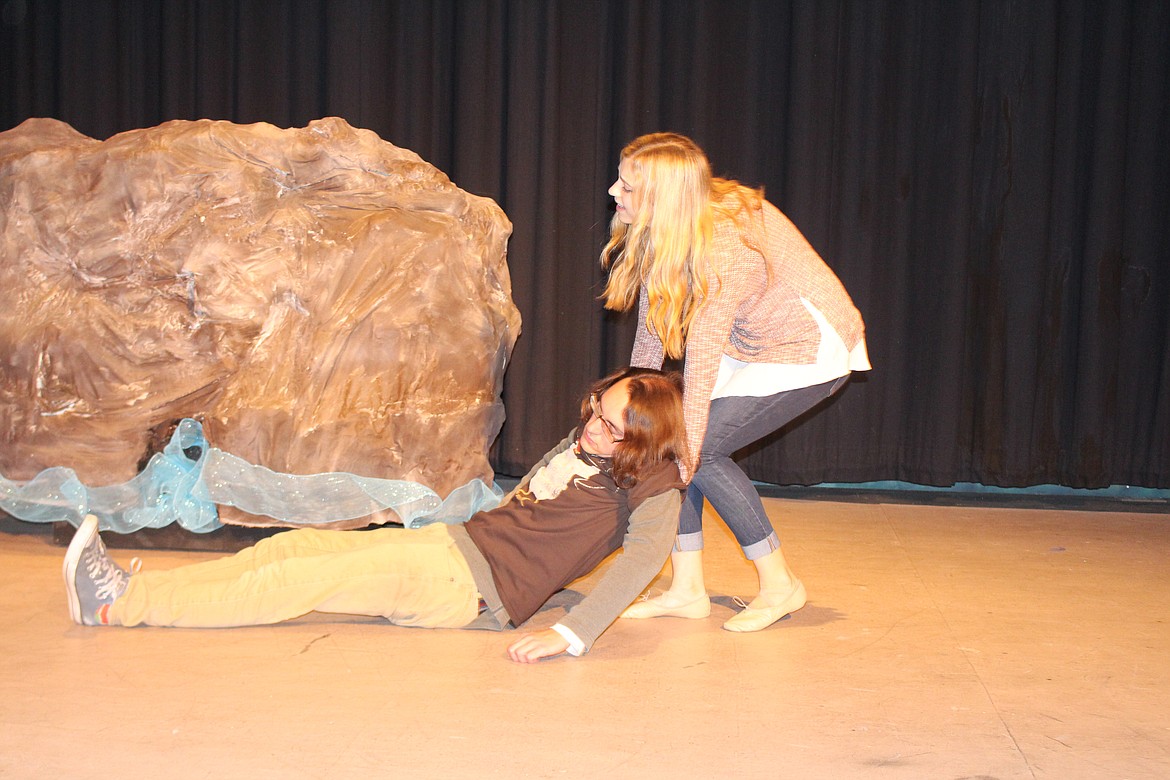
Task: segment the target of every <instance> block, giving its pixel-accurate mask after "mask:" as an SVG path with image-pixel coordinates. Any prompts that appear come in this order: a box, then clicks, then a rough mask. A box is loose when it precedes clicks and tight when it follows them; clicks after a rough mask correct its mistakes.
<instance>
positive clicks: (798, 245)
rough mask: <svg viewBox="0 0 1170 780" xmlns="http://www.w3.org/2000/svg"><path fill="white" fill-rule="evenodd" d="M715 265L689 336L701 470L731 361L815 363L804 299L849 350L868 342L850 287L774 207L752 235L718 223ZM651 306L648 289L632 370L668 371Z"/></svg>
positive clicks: (814, 330) (689, 418)
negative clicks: (710, 421)
mask: <svg viewBox="0 0 1170 780" xmlns="http://www.w3.org/2000/svg"><path fill="white" fill-rule="evenodd" d="M761 248H762V249H763V252H762V253H761V251H760V249H761ZM709 260H710V264H709V265H710V275H709V277H708V280H707V283H708V288H707V289H708V299H707V303H706V304H704V305H703V306H702V307H701V308H700V309H699V311H698V312H697V313H696V314H695V318H694V320H693V321H692V323H691V328H690V331H689V333H688V334H687V343H686V362H685V366H684V370H683V378H684V383H685V385H684V387H685V389H684V393H683V413H684V416H685V420H686V428H687V443H688V445H689V446H690V452H691V463H690V464H688V465H689V466H691V467H697V465H698V461H699V457H700V454H701V453H700V450H701V446H702V443H703V436H704V434H705V433H706V431H707V411H708V408H709V406H710V403H711V393H712V391H713V390H714V387H715V379H716V377H717V376H718V374H719V364H720V361H721V359H722V356H723V355H725V354H726V355H729V356H731V357H733V358H735V359H737V360H742V361H744V362H745V363H787V364H810V363H815V362H816V359H817V348H818V347H819V345H820V329H819V328H818V327H817V323H816V321H815V320H814V319H813V318H812V316H811V315H810V314H809V312H808V309H807V308H805V306H804V305H803V304H802V303H801V299H802V298H803V299H805V300H807V301H808V302H809V303H811V304H812V305H813V306H814V307H815V308H816V309H817V310H818V311H820V312H821V314H823V315H824V316H825V318H826V319H827V320H828V321H829V324H830V325H832V326H833V329H834V330H836V331H837V333H838V335H840V336H841V339H842V340H843V341H844V342H845V346H846V347H847V348H849V349H853V348H854V347H855V346H857V344H859V343H860V342H861V340H862V339H863V338H864V337H865V325H864V323H863V322H862V319H861V313H860V312H858V311H857V307H856V306H854V305H853V300H852V299H851V298H850V297H849V293H848V292H847V291H846V290H845V287H844V285H842V284H841V281H840V280H839V279H838V278H837V276H836V274H834V273H833V272H832V270H830V269H829V267H828V266H827V265H826V264H825V261H824V260H822V259H821V256H820V255H818V254H817V252H816V250H815V249H813V248H812V245H810V244H809V243H808V241H807V240H806V239H805V237H804V236H803V235H802V234H801V232H800V231H799V230H798V229H797V228H796V226H795V225H794V224H792V221H791V220H789V219H788V217H786V216H785V215H784V214H783V213H782V212H781V211H780V210H779V209H778V208H776V207H775V206H773V205H772V204H771V203H768V202H767V201H765V202H764V204H763V208H762V209H761V210H760V211H759V212H757V213H756V214H754V215H753V217H752V219H751V222H750V225H748V226H747V229H746V230H741V229H740V228H739V227H738V226H737V225H736V224H735V223H734V222H733V221H732V220H731V219H730V218H727V217H719V216H718V215H717V216H716V222H715V230H714V236H713V237H712V247H711V252H710V258H709ZM648 303H649V301H648V297H647V294H646V288H645V287H643V288H642V291H641V294H640V296H639V301H638V330H637V335H636V337H635V339H634V349H633V353H632V355H631V357H630V364H631V365H634V366H639V367H649V368H661V367H662V362H663V348H662V341H661V340H660V339H659V338H658V336H657V335H655V334H654V333H652V332H651V331H650V330H649V329H648V328H647V326H646V312H647V307H648ZM764 433H767V432H766V431H761V435H763V434H764ZM687 471H688V472H689V474H693V473H694V471H693V470H692V469H691V468H688V469H687Z"/></svg>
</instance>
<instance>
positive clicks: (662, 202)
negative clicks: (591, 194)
mask: <svg viewBox="0 0 1170 780" xmlns="http://www.w3.org/2000/svg"><path fill="white" fill-rule="evenodd" d="M621 159H622V161H628V162H629V163H630V169H631V171H632V174H631V178H632V179H633V181H631V182H629V184H630V185H631V187H633V188H634V189H635V191H636V192H637V194H638V197H639V201H638V205H637V209H636V210H635V212H634V220H633V222H632V223H631V224H629V225H627V224H625V223H624V222H622V221H621V220H620V219H619V218H618V217H617V215H616V214H615V215H614V218H613V221H612V222H611V223H610V237H609V242H608V243H607V244H606V245H605V247H604V248H603V249H602V250H601V265H602V267H603V268H606V269H608V270H609V272H610V273H609V280H608V281H607V283H606V286H605V308H607V309H613V310H616V311H628V310H629V309H630V308H631V307H632V306H633V305H634V303H635V302H636V301H637V300H638V289H639V287H640V286H641V285H645V286H646V293H647V296H648V298H649V301H650V308H649V311H648V312H647V316H646V326H647V327H648V328H649V329H650V331H651V332H652V333H654V334H655V335H657V336H658V338H660V339H661V340H662V346H663V350H664V351H665V353H666V355H667V356H669V357H672V358H679V357H682V355H683V351H684V348H685V346H686V340H687V332H688V331H689V330H690V326H691V322H692V321H693V320H694V318H695V312H696V311H698V309H699V308H700V307H701V306H702V305H703V303H704V302H705V301H706V300H707V294H708V289H707V277H708V258H707V254H708V251H709V249H710V247H711V240H712V236H713V234H714V224H715V213H716V212H717V211H718V212H720V213H721V214H725V215H727V216H729V217H731V218H733V219H734V220H735V221H736V223H737V224H742V221H743V220H742V218H741V217H742V215H743V213H744V211H745V210H747V209H758V208H759V207H760V205H761V201H762V200H763V191H762V190H753V189H750V188H748V187H745V186H743V185H742V184H740V183H739V182H736V181H732V180H727V179H716V178H714V177H712V176H711V165H710V163H708V162H707V155H706V154H704V153H703V150H702V149H701V148H699V145H698V144H696V143H695V142H694V141H692V140H691V139H690V138H687V137H686V136H684V135H678V134H677V133H650V134H649V135H643V136H640V137H638V138H635V139H634V140H633V141H631V142H630V143H629V144H627V145H626V147H625V148H624V149H622V154H621ZM732 194H734V195H735V196H736V198H735V200H734V202H732V203H730V204H728V203H726V202H727V200H728V197H727V196H729V195H732Z"/></svg>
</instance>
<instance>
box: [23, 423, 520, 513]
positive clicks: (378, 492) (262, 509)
mask: <svg viewBox="0 0 1170 780" xmlns="http://www.w3.org/2000/svg"><path fill="white" fill-rule="evenodd" d="M502 495H503V494H502V492H501V491H500V489H499V488H497V487H495V486H488V485H487V484H485V483H484V482H482V481H481V480H478V479H475V480H472V481H471V482H468V483H467V484H466V485H463V486H462V487H459V488H457V489H456V490H453V491H452V492H451V493H450V495H448V496H447V498H446V499H440V498H439V496H438V494H437V493H435V492H434V491H433V490H431V489H430V488H428V487H426V486H425V485H420V484H418V483H417V482H407V481H404V480H394V479H374V478H370V477H359V476H357V475H355V474H347V473H329V474H310V475H296V474H280V473H277V472H275V471H272V470H270V469H266V468H264V467H263V466H256V465H253V464H251V463H248V462H247V461H245V460H242V459H240V458H237V457H236V456H234V455H230V454H228V453H226V452H222V451H221V450H217V449H215V448H214V447H209V446H208V444H207V440H206V439H205V438H204V436H203V426H202V425H200V424H199V423H198V422H197V421H196V420H191V419H186V420H183V421H182V422H181V423H179V426H178V428H177V429H176V430H175V433H174V435H173V436H172V437H171V440H170V442H169V443H168V444H167V446H166V448H165V449H164V450H163V451H162V452H160V453H157V454H155V455H154V457H152V458H151V459H150V462H149V463H148V464H147V466H146V468H145V469H143V470H142V472H141V473H140V474H138V476H136V477H134V478H133V479H131V480H130V481H128V482H125V483H123V484H121V485H110V486H107V487H86V486H85V485H83V484H82V483H81V482H80V481H79V480H78V479H77V475H76V474H75V473H74V472H73V470H72V469H67V468H51V469H46V470H44V471H42V472H41V473H40V474H38V475H37V476H35V477H34V478H33V479H31V480H29V481H28V482H24V483H20V482H13V481H11V480H8V479H5V478H4V477H3V476H0V510H3V511H4V512H7V513H8V514H10V515H12V516H13V517H16V518H18V519H20V520H27V521H29V522H33V523H46V522H57V521H65V522H69V523H72V524H73V525H75V526H76V525H78V524H80V523H81V521H82V519H84V518H85V516H86V515H87V514H94V515H97V516H98V518H99V519H100V521H101V529H102V530H103V531H113V532H115V533H131V532H133V531H137V530H139V529H142V528H161V527H163V526H167V525H170V524H172V523H178V524H179V525H180V526H182V527H183V528H185V529H187V530H188V531H192V532H194V533H206V532H208V531H214V530H215V529H216V528H219V527H220V526H221V525H222V523H220V521H219V511H218V510H217V508H216V507H217V505H227V506H234V507H237V508H238V509H242V510H243V511H245V512H249V513H251V514H254V515H267V516H268V517H272V518H275V519H276V520H279V521H281V522H283V523H287V524H289V525H297V526H302V525H316V524H324V523H332V522H337V521H343V520H352V519H356V518H359V517H364V516H366V515H368V514H370V513H372V512H377V511H381V510H384V509H392V510H393V511H394V512H395V513H396V514H397V515H398V516H399V518H401V520H402V524H403V525H405V526H407V527H410V528H417V527H419V526H423V525H428V524H430V523H461V522H463V521H465V520H467V519H468V518H469V517H471V516H472V515H473V514H475V513H476V512H479V511H481V510H484V509H490V508H492V507H494V506H496V505H497V504H498V503H499V501H500V498H501V497H502Z"/></svg>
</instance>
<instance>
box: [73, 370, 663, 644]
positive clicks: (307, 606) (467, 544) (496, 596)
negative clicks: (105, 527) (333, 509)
mask: <svg viewBox="0 0 1170 780" xmlns="http://www.w3.org/2000/svg"><path fill="white" fill-rule="evenodd" d="M681 385H682V381H681V378H680V377H679V375H678V374H675V373H670V374H664V373H661V372H659V371H655V370H652V369H636V368H631V369H624V370H622V371H619V372H616V373H614V374H611V375H609V376H607V377H606V378H604V379H602V380H600V381H599V382H597V383H596V384H595V385H594V386H593V387H592V388H591V391H590V393H589V394H588V395H587V396H586V397H585V399H584V400H583V401H582V403H581V422H580V425H578V426H577V427H576V428H575V429H574V430H573V432H572V433H570V434H569V436H568V437H567V438H565V439H564V440H563V441H561V442H560V443H559V444H558V445H557V446H555V447H554V448H553V449H551V450H550V451H549V452H548V453H547V454H545V456H544V458H543V459H542V460H541V461H540V462H539V463H538V464H536V466H534V467H533V468H532V470H531V471H530V472H529V473H528V475H527V476H526V477H524V479H523V480H521V482H520V484H519V485H518V486H517V487H516V489H515V490H513V491H512V492H511V493H509V494H508V495H507V496H505V497H504V500H503V502H502V503H501V504H500V505H499V506H498V507H496V508H494V509H491V510H487V511H483V512H479V513H477V514H475V515H473V516H472V517H471V518H470V519H469V520H467V522H465V523H462V524H457V525H444V524H441V523H436V524H433V525H428V526H425V527H423V528H421V529H405V528H401V527H390V528H387V527H380V528H375V529H370V530H360V531H329V530H318V529H311V528H303V529H297V530H292V531H285V532H282V533H279V534H276V535H274V536H272V537H269V538H268V539H265V540H263V541H261V542H259V543H258V544H256V545H254V546H252V547H249V548H247V549H245V550H242V551H241V552H239V553H237V554H235V555H232V556H228V557H226V558H220V559H218V560H213V561H206V562H202V563H196V564H192V565H189V566H182V567H179V568H176V569H170V570H166V571H151V572H138V571H137V570H136V569H135V568H134V567H133V566H132V567H131V571H132V572H133V574H130V573H127V572H126V571H125V570H123V569H122V568H121V567H120V566H118V564H117V563H115V562H114V561H113V559H112V558H111V557H110V556H109V553H107V551H106V547H105V545H104V544H103V543H102V540H101V537H100V535H99V534H98V521H97V518H96V517H94V516H93V515H89V516H88V517H86V519H85V521H84V522H82V523H81V525H80V526H79V527H78V529H77V533H76V534H75V535H74V537H73V540H72V541H71V542H70V544H69V549H68V551H67V552H66V555H65V564H64V576H65V588H66V593H67V595H68V600H69V610H70V614H71V616H72V618H73V621H74V622H76V623H79V624H82V625H102V626H104V625H110V626H138V625H148V626H175V627H185V628H226V627H232V626H254V625H268V624H272V623H279V622H281V621H284V620H291V619H293V618H297V617H300V616H302V615H305V614H307V613H309V612H313V611H317V612H327V613H335V614H352V615H366V616H375V617H384V618H386V619H387V620H389V621H390V622H391V623H394V624H396V625H401V626H415V627H422V628H487V629H495V630H500V629H503V628H504V627H506V626H507V625H508V624H511V625H512V626H520V625H521V624H523V623H524V622H525V621H526V620H528V619H529V618H530V617H531V616H532V615H533V614H535V613H536V611H537V610H539V609H540V608H541V607H542V606H543V605H544V603H545V602H546V601H548V599H549V598H550V597H551V596H552V595H553V594H554V593H556V592H557V591H559V590H561V589H563V588H564V587H565V586H566V585H568V584H569V583H570V582H572V581H573V580H575V579H577V578H579V577H582V576H584V575H585V574H587V573H589V572H590V571H592V570H593V569H594V568H596V567H597V566H598V565H599V564H600V563H601V561H602V560H603V559H605V558H606V557H607V556H608V555H609V554H610V553H612V552H613V551H614V550H617V549H618V548H619V547H620V548H622V552H621V554H620V555H618V556H617V557H616V558H615V560H614V561H613V562H612V564H611V565H610V566H609V567H608V568H607V569H606V570H605V572H604V573H603V574H602V575H601V576H600V577H599V579H598V580H597V584H596V586H595V587H593V588H592V589H591V590H590V592H589V593H588V594H587V595H586V597H585V598H584V599H583V600H582V601H581V602H580V603H579V604H577V605H576V606H575V607H574V608H573V609H572V610H570V611H569V612H568V614H567V615H565V616H564V617H563V618H562V619H561V620H560V622H558V623H557V624H556V625H554V626H552V627H551V628H549V629H545V630H542V631H536V632H533V633H527V634H524V635H523V636H521V637H520V638H519V639H516V640H515V641H513V642H511V644H510V645H509V646H508V655H509V656H510V657H511V659H512V660H513V661H517V662H522V663H530V662H533V661H536V660H539V659H541V658H544V657H547V656H553V655H558V654H560V653H563V652H566V651H567V652H569V653H570V654H572V655H581V654H582V653H585V652H587V651H588V650H589V648H590V647H592V645H593V643H594V641H596V640H597V638H598V637H599V636H600V635H601V633H602V632H603V631H605V629H606V628H608V627H609V625H610V624H611V623H612V622H613V621H614V620H615V619H616V618H617V616H618V614H619V613H621V611H622V609H623V608H625V607H626V606H627V605H628V604H630V602H632V601H633V600H634V599H635V598H636V597H637V596H638V594H639V593H641V592H642V590H643V588H645V587H646V585H647V584H649V582H650V580H651V579H653V577H654V576H655V575H656V574H657V573H658V571H659V570H660V569H661V568H662V565H663V564H664V563H665V561H666V558H667V556H668V555H669V553H670V550H671V547H672V546H673V544H674V537H675V532H676V530H677V518H678V512H679V506H680V503H681V491H682V490H683V489H684V485H683V484H682V482H681V480H680V477H679V471H678V466H677V463H678V461H679V460H681V459H682V457H683V456H684V454H685V449H684V448H685V447H686V444H685V441H686V439H685V435H686V434H685V428H684V424H683V414H682V391H681Z"/></svg>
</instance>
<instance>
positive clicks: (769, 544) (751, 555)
mask: <svg viewBox="0 0 1170 780" xmlns="http://www.w3.org/2000/svg"><path fill="white" fill-rule="evenodd" d="M679 538H680V539H681V538H682V537H679ZM779 549H780V537H778V536H776V532H775V531H773V532H772V533H770V534H768V535H767V536H765V537H764V538H763V539H761V540H760V541H758V542H756V543H754V544H749V545H748V546H747V547H744V548H743V556H744V557H745V558H747V559H748V560H749V561H754V560H758V559H759V558H763V557H764V556H765V555H767V554H768V553H771V552H775V551H776V550H779Z"/></svg>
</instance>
